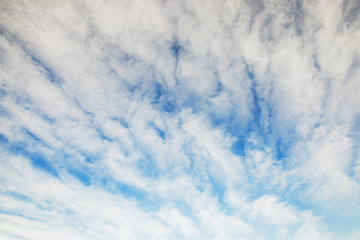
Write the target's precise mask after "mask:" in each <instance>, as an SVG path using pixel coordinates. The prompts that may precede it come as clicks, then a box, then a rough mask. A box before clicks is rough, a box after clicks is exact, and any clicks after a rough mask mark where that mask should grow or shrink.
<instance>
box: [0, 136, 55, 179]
mask: <svg viewBox="0 0 360 240" xmlns="http://www.w3.org/2000/svg"><path fill="white" fill-rule="evenodd" d="M34 140H35V141H39V140H38V138H37V137H35V136H34ZM0 141H1V142H2V143H3V144H2V145H3V147H4V148H5V149H7V150H8V151H10V152H11V153H12V154H14V155H19V156H23V157H25V158H27V159H29V160H30V162H31V164H32V165H33V166H34V167H36V168H38V169H41V170H42V171H44V172H47V173H49V174H51V175H53V176H55V177H57V176H58V172H57V170H56V167H54V166H53V165H52V163H51V162H50V161H49V160H48V159H47V157H46V155H45V154H43V153H41V152H39V151H38V150H37V149H34V150H33V151H32V150H29V146H28V144H26V143H25V142H11V141H9V139H8V138H7V137H6V136H4V135H2V134H0ZM39 144H41V143H39Z"/></svg>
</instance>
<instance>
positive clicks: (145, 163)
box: [136, 154, 160, 178]
mask: <svg viewBox="0 0 360 240" xmlns="http://www.w3.org/2000/svg"><path fill="white" fill-rule="evenodd" d="M136 167H137V169H138V170H139V171H140V173H141V174H142V175H143V176H145V177H148V178H157V177H159V174H160V173H159V170H158V167H157V164H156V161H155V160H154V159H153V158H152V157H151V156H150V155H149V154H145V156H144V158H141V159H139V160H137V164H136Z"/></svg>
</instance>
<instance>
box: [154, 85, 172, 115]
mask: <svg viewBox="0 0 360 240" xmlns="http://www.w3.org/2000/svg"><path fill="white" fill-rule="evenodd" d="M151 103H152V104H154V105H157V106H159V107H160V109H161V110H162V111H164V112H168V113H171V112H173V111H174V110H175V109H176V102H175V99H174V97H172V95H171V94H170V93H168V91H166V89H165V88H164V87H163V86H162V85H161V84H159V83H158V82H155V84H154V89H153V96H152V101H151Z"/></svg>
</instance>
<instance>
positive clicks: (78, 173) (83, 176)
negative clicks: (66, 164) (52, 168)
mask: <svg viewBox="0 0 360 240" xmlns="http://www.w3.org/2000/svg"><path fill="white" fill-rule="evenodd" d="M67 172H68V173H69V174H71V175H72V176H74V177H75V178H76V179H78V180H79V181H80V182H81V183H82V184H83V185H84V186H85V187H88V186H90V185H91V183H92V181H91V176H92V175H93V173H91V172H89V174H88V173H86V172H85V170H84V169H75V168H71V167H70V168H68V169H67Z"/></svg>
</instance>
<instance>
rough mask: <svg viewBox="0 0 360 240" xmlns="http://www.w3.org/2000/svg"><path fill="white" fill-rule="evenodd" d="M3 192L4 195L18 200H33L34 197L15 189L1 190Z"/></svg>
mask: <svg viewBox="0 0 360 240" xmlns="http://www.w3.org/2000/svg"><path fill="white" fill-rule="evenodd" d="M1 194H3V195H7V196H10V197H12V198H14V199H16V200H21V201H24V202H32V199H31V198H30V197H28V196H26V195H24V194H21V193H18V192H14V191H5V192H1Z"/></svg>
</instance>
